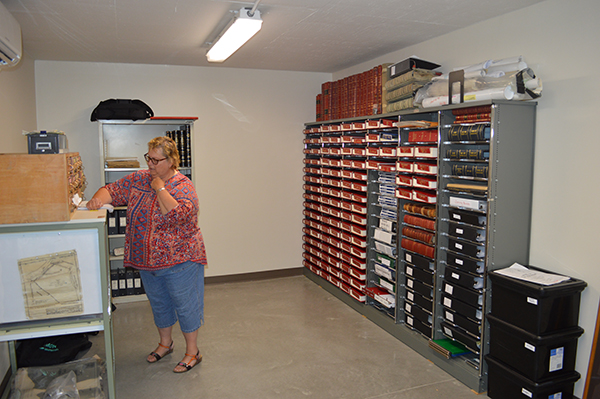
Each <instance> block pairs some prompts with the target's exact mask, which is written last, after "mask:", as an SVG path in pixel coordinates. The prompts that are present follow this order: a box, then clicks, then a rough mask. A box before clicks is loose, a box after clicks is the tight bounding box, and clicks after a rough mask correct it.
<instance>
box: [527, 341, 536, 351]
mask: <svg viewBox="0 0 600 399" xmlns="http://www.w3.org/2000/svg"><path fill="white" fill-rule="evenodd" d="M524 346H525V349H529V350H530V351H532V352H535V346H534V345H531V344H530V343H529V342H525V345H524Z"/></svg>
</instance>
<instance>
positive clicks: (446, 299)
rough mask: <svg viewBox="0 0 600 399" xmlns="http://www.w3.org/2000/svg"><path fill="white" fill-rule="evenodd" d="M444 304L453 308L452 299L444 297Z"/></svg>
mask: <svg viewBox="0 0 600 399" xmlns="http://www.w3.org/2000/svg"><path fill="white" fill-rule="evenodd" d="M444 306H447V307H449V308H452V299H450V298H446V297H444Z"/></svg>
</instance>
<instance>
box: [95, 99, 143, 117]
mask: <svg viewBox="0 0 600 399" xmlns="http://www.w3.org/2000/svg"><path fill="white" fill-rule="evenodd" d="M153 116H154V112H153V111H152V108H150V107H149V106H148V105H147V104H146V103H145V102H143V101H141V100H118V99H114V98H111V99H109V100H104V101H100V103H99V104H98V105H97V106H96V108H94V110H93V111H92V116H91V118H90V120H91V121H92V122H95V121H97V120H98V119H130V120H134V121H135V120H138V119H148V118H151V117H153Z"/></svg>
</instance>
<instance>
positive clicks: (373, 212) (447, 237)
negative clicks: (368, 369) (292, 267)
mask: <svg viewBox="0 0 600 399" xmlns="http://www.w3.org/2000/svg"><path fill="white" fill-rule="evenodd" d="M536 105H537V104H536V103H535V102H516V101H514V102H511V101H483V102H473V103H467V104H455V105H449V106H445V107H440V108H430V109H427V110H409V111H402V112H398V113H393V114H386V115H374V116H372V119H373V120H376V119H395V120H399V121H405V120H409V121H416V120H426V121H431V122H437V123H438V127H437V138H436V139H437V140H436V142H435V143H432V142H431V141H428V142H424V143H419V142H418V140H417V142H415V141H414V140H413V141H411V142H409V140H408V139H407V136H406V135H407V134H408V133H407V132H408V130H416V129H403V128H398V153H397V157H396V161H397V162H398V164H397V167H396V168H395V172H396V173H397V175H398V176H402V175H404V176H406V175H408V176H412V177H418V176H420V175H421V174H420V173H419V172H417V173H412V171H403V170H402V167H403V166H402V164H401V163H402V161H406V160H409V161H410V162H419V161H426V162H428V165H430V166H431V167H432V168H434V167H435V168H436V169H435V173H433V174H432V173H429V176H426V177H427V181H424V183H425V184H431V186H430V187H429V186H425V187H423V182H418V183H417V189H418V190H419V191H424V192H425V196H422V194H419V195H417V196H415V195H414V192H413V191H411V195H410V196H408V194H407V192H406V191H405V192H404V193H398V195H396V197H398V205H397V215H398V219H397V220H396V221H395V222H396V235H395V242H396V245H397V247H396V248H395V249H396V254H397V262H396V275H395V281H394V283H393V284H395V290H396V292H395V296H396V304H395V311H393V312H390V309H389V308H385V309H382V308H381V306H379V304H378V303H377V304H376V303H375V302H376V301H375V300H374V298H372V297H369V296H368V295H365V298H366V300H365V301H364V302H359V301H356V300H355V299H354V298H353V297H352V296H349V295H346V294H345V293H344V292H343V291H342V290H340V289H338V288H339V285H336V284H332V283H331V282H332V279H330V278H329V277H328V275H327V273H326V271H323V269H319V268H317V269H315V268H314V267H312V265H311V267H307V268H306V269H305V270H306V272H305V275H306V276H307V277H308V278H310V279H311V280H313V281H315V282H316V283H318V284H319V285H321V286H322V287H323V288H325V289H327V290H328V291H329V292H331V293H332V294H334V295H335V296H337V297H338V298H339V299H341V300H342V301H344V302H345V303H347V304H348V305H349V306H351V307H352V308H354V309H355V310H357V311H358V312H360V313H361V314H363V315H365V316H366V317H368V318H369V319H370V320H372V321H373V322H375V323H377V324H378V325H379V326H381V327H382V328H384V329H385V330H386V331H388V332H389V333H390V334H392V335H393V336H395V337H397V338H398V339H400V340H402V341H403V342H405V343H406V344H407V345H409V346H410V347H412V348H413V349H414V350H416V351H417V352H419V353H420V354H421V355H423V356H425V357H426V358H428V359H429V360H431V361H432V362H433V363H435V364H436V365H438V366H439V367H440V368H442V369H443V370H445V371H446V372H448V373H449V374H451V375H453V376H454V377H455V378H457V379H458V380H460V381H462V382H463V383H464V384H465V385H467V386H469V387H470V388H471V389H473V390H475V391H477V392H483V391H485V390H486V389H487V366H486V364H485V361H484V358H483V357H484V356H485V354H487V352H488V347H489V333H488V331H489V326H488V323H487V321H486V319H485V315H486V313H489V311H490V309H489V306H490V303H491V300H490V298H491V294H492V293H491V289H490V282H489V279H488V277H487V273H488V271H492V270H496V269H500V268H504V267H508V266H510V265H511V264H512V263H514V262H519V263H522V264H528V261H529V234H530V215H531V197H532V185H533V184H532V183H533V154H534V139H535V110H536ZM474 107H487V108H488V109H489V110H490V111H489V113H490V120H489V122H485V123H483V126H484V127H483V128H480V127H477V129H483V130H482V133H483V134H484V136H483V137H481V138H476V139H473V138H470V139H457V138H451V137H450V135H451V134H453V133H454V131H455V130H457V129H458V127H456V126H460V124H456V123H455V121H456V116H455V113H460V110H464V109H466V108H474ZM457 111H458V112H457ZM368 120H369V119H367V118H352V119H349V120H337V121H327V122H319V123H310V124H307V129H308V128H311V129H313V130H315V129H317V130H318V127H319V126H320V125H332V126H333V125H340V126H343V125H344V124H351V123H353V121H368ZM474 125H482V123H480V122H476V123H468V124H463V126H467V127H468V126H474ZM486 128H487V130H486ZM474 129H475V128H474ZM305 133H306V130H305ZM307 137H309V136H307ZM316 137H317V136H316ZM305 143H306V141H305ZM412 146H415V147H417V146H429V147H431V148H432V149H435V150H437V155H438V156H437V157H435V158H434V157H431V156H426V157H425V158H423V159H421V158H420V157H419V156H415V155H414V154H413V155H409V156H408V157H407V156H405V154H404V153H402V152H401V151H400V149H401V148H403V147H404V148H406V147H412ZM344 147H345V146H344V144H343V143H342V145H341V149H340V152H341V153H343V152H344ZM320 148H321V142H320V141H319V140H317V141H314V142H313V143H312V144H307V145H306V146H305V152H306V153H307V159H310V162H311V163H312V164H313V166H314V168H315V170H316V169H318V168H319V167H320V166H321V163H320V162H321V158H322V154H321V149H320ZM457 150H462V152H460V154H461V155H458V156H457V155H456V154H454V153H453V151H455V152H457ZM464 151H467V152H468V151H473V153H475V154H477V153H481V154H483V155H482V158H483V159H473V158H471V157H470V156H465V155H463V154H464ZM373 154H374V153H373ZM339 158H340V159H343V156H340V157H339ZM366 159H367V160H368V159H369V157H368V156H367V158H366ZM388 160H389V159H388ZM340 162H341V161H340ZM371 169H374V170H369V171H368V172H369V186H368V203H369V209H368V214H369V222H368V229H367V238H366V239H367V242H368V243H369V247H368V252H367V271H366V272H367V287H366V288H367V289H368V288H369V287H372V286H374V285H376V284H374V281H375V280H376V279H377V278H378V277H379V276H378V275H377V273H375V272H374V265H375V258H376V256H377V251H375V250H374V244H375V242H376V241H377V240H375V238H374V235H375V233H376V231H377V225H378V223H379V215H378V212H379V211H380V206H379V204H377V197H378V196H379V184H380V183H379V182H377V176H376V174H377V168H371ZM465 170H466V172H465ZM483 170H485V175H482V174H481V172H482V171H483ZM469 174H472V175H469ZM305 176H306V177H309V178H310V177H314V178H316V180H315V181H314V182H313V183H311V184H312V190H313V191H312V193H311V197H310V198H311V202H314V204H318V203H319V201H320V196H319V194H320V193H319V188H318V187H320V184H321V181H320V180H319V179H318V175H317V176H312V175H311V174H309V173H307V174H306V175H305ZM305 180H306V179H305ZM472 185H475V187H472ZM400 188H401V186H399V189H400ZM411 190H412V188H411ZM305 198H306V197H305ZM432 198H435V200H433V199H432ZM305 204H306V203H305ZM406 204H422V205H427V206H431V207H432V208H433V209H434V210H435V214H434V215H433V216H432V215H430V216H426V219H427V218H428V219H430V221H433V225H434V229H433V230H431V229H430V228H428V229H423V231H425V232H428V233H429V236H428V238H429V239H430V242H429V245H430V246H431V247H432V248H430V250H429V251H428V256H424V255H423V254H422V253H418V252H412V251H410V250H406V249H405V248H403V246H402V244H401V241H402V238H403V235H402V228H403V226H406V227H414V226H410V225H409V224H406V223H405V222H404V215H406V214H407V213H405V212H404V205H406ZM308 205H310V203H309V204H308ZM319 209H320V208H319V207H318V206H316V207H314V208H313V209H307V210H308V211H310V212H312V215H313V216H315V217H318V212H319ZM315 212H316V213H315ZM459 214H463V215H465V216H464V217H463V219H462V220H457V217H460V216H457V215H459ZM305 215H306V213H305ZM467 216H472V217H474V219H473V220H467V219H466V217H467ZM429 226H431V223H429ZM313 232H314V234H315V235H316V236H317V237H318V236H319V230H318V229H313ZM431 235H433V238H432V237H431ZM305 237H306V236H305ZM311 238H314V237H311ZM313 244H315V245H316V247H318V240H317V241H316V242H315V241H313ZM319 253H320V252H319V251H315V253H314V254H312V255H311V256H312V258H310V259H312V260H313V261H314V263H316V264H317V265H318V264H319V263H320V262H321V259H320V258H319ZM309 263H310V262H309ZM305 264H306V263H305ZM325 265H327V262H325ZM417 267H420V268H421V269H423V270H420V271H427V270H429V271H430V274H432V276H431V278H425V277H427V276H426V275H425V274H421V276H422V277H423V278H422V279H421V280H423V281H419V278H415V276H407V273H406V271H407V270H408V268H411V273H412V269H413V268H414V270H417V269H416V268H417ZM455 276H456V277H458V278H455ZM469 284H471V286H469ZM415 285H418V287H416V286H415ZM419 291H420V292H421V294H427V293H429V295H425V296H424V298H425V299H427V298H429V299H428V300H430V306H426V305H427V304H426V303H423V305H424V306H419V309H418V311H417V312H412V310H413V309H412V308H411V307H412V306H415V303H414V301H413V300H411V298H414V295H415V294H416V293H418V292H419ZM371 305H377V306H371ZM407 306H408V307H407ZM413 313H415V314H417V315H418V317H420V318H421V319H423V320H419V322H421V321H425V323H423V324H422V325H419V326H418V327H420V328H418V327H417V326H416V325H415V324H414V323H413V324H412V325H410V323H408V322H407V320H408V319H407V317H410V318H412V317H416V316H415V315H414V314H413ZM390 316H392V317H390ZM413 321H414V320H413ZM448 338H449V339H452V340H455V341H458V342H460V343H462V344H463V345H465V346H466V347H467V348H468V349H470V353H468V354H466V355H462V356H457V357H451V358H446V357H445V356H443V355H442V354H440V353H438V352H436V351H435V350H434V349H433V348H432V347H430V342H431V341H434V340H440V339H448Z"/></svg>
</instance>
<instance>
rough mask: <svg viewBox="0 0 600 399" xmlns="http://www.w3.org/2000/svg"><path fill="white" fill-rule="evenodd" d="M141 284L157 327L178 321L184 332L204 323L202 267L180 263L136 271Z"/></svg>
mask: <svg viewBox="0 0 600 399" xmlns="http://www.w3.org/2000/svg"><path fill="white" fill-rule="evenodd" d="M140 275H141V277H142V282H143V284H144V289H145V291H146V295H147V296H148V300H149V301H150V306H152V313H153V315H154V324H156V326H157V327H158V328H167V327H171V326H173V325H174V324H175V323H176V322H177V320H179V326H180V327H181V331H182V332H184V333H190V332H194V331H196V330H197V329H199V328H200V326H202V324H203V323H204V265H202V264H199V263H195V262H190V261H188V262H184V263H180V264H178V265H175V266H173V267H170V268H168V269H163V270H156V271H148V270H140Z"/></svg>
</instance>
